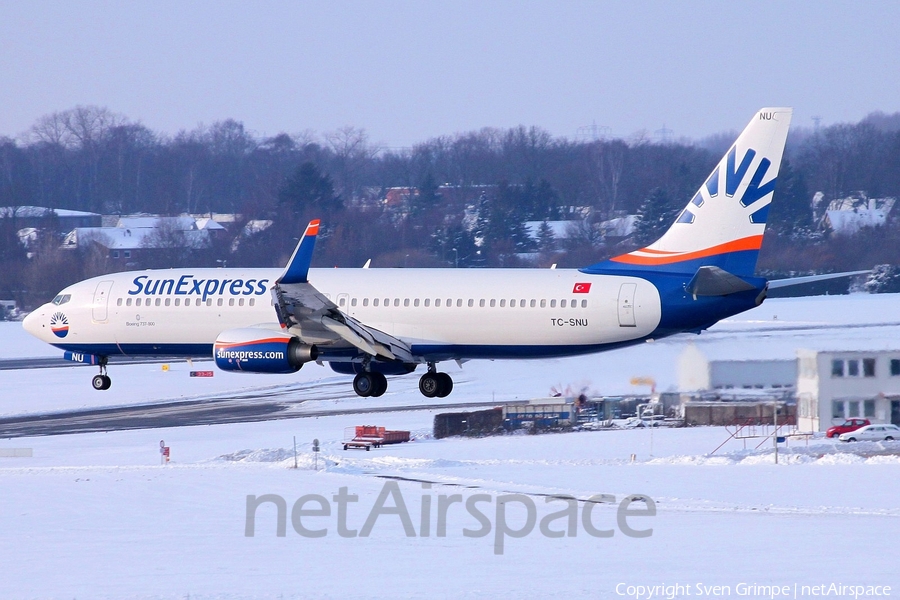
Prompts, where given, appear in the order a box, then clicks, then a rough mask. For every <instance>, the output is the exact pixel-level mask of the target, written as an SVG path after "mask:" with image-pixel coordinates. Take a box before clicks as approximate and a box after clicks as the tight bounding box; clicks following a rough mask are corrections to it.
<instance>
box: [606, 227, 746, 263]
mask: <svg viewBox="0 0 900 600" xmlns="http://www.w3.org/2000/svg"><path fill="white" fill-rule="evenodd" d="M762 239H763V236H761V235H753V236H750V237H745V238H741V239H739V240H734V241H731V242H727V243H725V244H720V245H718V246H713V247H712V248H707V249H705V250H698V251H696V252H685V253H683V254H677V255H675V256H637V255H635V254H634V253H631V254H623V255H621V256H616V257H615V258H611V259H610V260H611V261H612V262H617V263H624V264H628V265H646V266H653V265H669V264H672V263H677V262H685V261H688V260H695V259H698V258H707V257H709V256H716V255H717V254H727V253H729V252H742V251H744V250H759V248H760V246H762ZM637 252H653V251H652V250H638V251H637Z"/></svg>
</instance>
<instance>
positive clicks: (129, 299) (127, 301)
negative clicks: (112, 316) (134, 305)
mask: <svg viewBox="0 0 900 600" xmlns="http://www.w3.org/2000/svg"><path fill="white" fill-rule="evenodd" d="M125 306H131V298H128V299H127V300H125Z"/></svg>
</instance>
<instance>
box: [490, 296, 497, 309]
mask: <svg viewBox="0 0 900 600" xmlns="http://www.w3.org/2000/svg"><path fill="white" fill-rule="evenodd" d="M495 306H497V300H495V299H494V298H491V308H494V307H495Z"/></svg>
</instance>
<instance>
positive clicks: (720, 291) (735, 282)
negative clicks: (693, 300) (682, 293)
mask: <svg viewBox="0 0 900 600" xmlns="http://www.w3.org/2000/svg"><path fill="white" fill-rule="evenodd" d="M755 288H756V286H754V285H753V284H750V283H748V282H746V281H744V280H743V279H741V278H740V277H738V276H737V275H732V274H731V273H729V272H728V271H725V270H723V269H720V268H719V267H714V266H707V267H700V268H699V269H697V273H696V274H695V275H694V276H693V277H692V278H691V281H690V282H689V283H688V284H687V287H686V288H685V290H686V291H687V293H689V294H691V295H692V296H727V295H728V294H736V293H737V292H746V291H749V290H752V289H755Z"/></svg>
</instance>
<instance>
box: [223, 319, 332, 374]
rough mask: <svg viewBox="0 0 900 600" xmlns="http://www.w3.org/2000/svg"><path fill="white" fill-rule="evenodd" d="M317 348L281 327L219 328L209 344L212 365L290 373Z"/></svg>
mask: <svg viewBox="0 0 900 600" xmlns="http://www.w3.org/2000/svg"><path fill="white" fill-rule="evenodd" d="M318 356H319V349H318V348H316V346H315V345H312V344H304V343H303V342H302V341H300V339H299V338H296V337H294V336H292V335H289V334H287V333H284V332H281V331H271V330H267V329H257V328H252V327H250V328H243V329H229V330H227V331H223V332H222V333H220V334H219V337H217V338H216V343H215V345H214V346H213V358H214V359H215V361H216V366H217V367H219V368H220V369H222V370H223V371H241V372H244V373H293V372H295V371H298V370H299V369H300V367H302V366H303V364H304V363H308V362H310V361H314V360H316V358H318Z"/></svg>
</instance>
